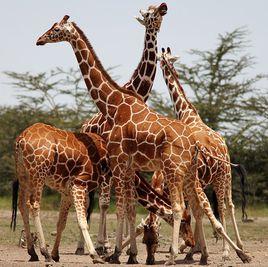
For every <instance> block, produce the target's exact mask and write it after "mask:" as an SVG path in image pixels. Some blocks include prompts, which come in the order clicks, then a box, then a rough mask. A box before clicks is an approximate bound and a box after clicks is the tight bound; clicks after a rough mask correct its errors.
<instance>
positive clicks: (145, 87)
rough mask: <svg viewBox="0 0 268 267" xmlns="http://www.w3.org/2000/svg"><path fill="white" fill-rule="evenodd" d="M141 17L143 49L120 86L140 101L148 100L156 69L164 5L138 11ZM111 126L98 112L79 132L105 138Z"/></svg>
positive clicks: (165, 9)
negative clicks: (134, 67)
mask: <svg viewBox="0 0 268 267" xmlns="http://www.w3.org/2000/svg"><path fill="white" fill-rule="evenodd" d="M140 13H141V16H142V18H140V17H136V19H137V21H138V22H139V23H141V24H142V25H143V26H144V27H145V29H146V30H145V37H144V48H143V53H142V57H141V60H140V62H139V64H138V66H137V68H136V69H135V71H134V73H133V74H132V76H131V78H130V80H129V81H128V82H127V83H126V84H125V85H123V86H122V88H123V89H124V90H128V91H129V92H130V93H134V94H136V95H137V96H138V97H139V98H140V99H141V100H143V101H144V102H146V100H147V99H148V97H149V95H150V92H151V89H152V86H153V82H154V78H155V73H156V67H157V34H158V32H159V31H160V27H161V24H162V20H163V16H164V15H165V14H166V13H167V5H166V4H165V3H162V4H160V5H159V6H149V7H148V9H147V10H146V11H142V10H140ZM110 129H111V126H110V125H109V124H108V123H107V121H106V120H105V117H104V116H103V114H102V113H101V112H100V113H98V114H96V115H95V116H93V117H92V118H91V119H89V120H86V121H85V122H84V123H83V125H82V127H81V132H94V133H97V134H99V135H101V136H102V137H103V138H104V139H106V138H107V136H108V134H109V132H110Z"/></svg>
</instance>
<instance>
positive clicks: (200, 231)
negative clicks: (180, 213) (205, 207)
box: [191, 199, 209, 265]
mask: <svg viewBox="0 0 268 267" xmlns="http://www.w3.org/2000/svg"><path fill="white" fill-rule="evenodd" d="M191 207H192V211H193V215H194V217H195V220H196V226H197V234H196V235H197V236H196V237H197V239H198V243H199V244H198V246H199V247H198V248H196V251H197V249H199V250H200V251H201V258H200V261H199V264H200V265H207V259H208V256H209V255H208V251H207V244H206V239H205V233H204V228H203V211H202V210H201V209H200V208H199V206H198V201H196V199H195V200H194V201H192V200H191Z"/></svg>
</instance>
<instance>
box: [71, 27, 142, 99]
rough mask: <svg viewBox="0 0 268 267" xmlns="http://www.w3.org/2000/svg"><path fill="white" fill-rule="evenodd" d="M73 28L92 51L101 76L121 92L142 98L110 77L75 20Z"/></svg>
mask: <svg viewBox="0 0 268 267" xmlns="http://www.w3.org/2000/svg"><path fill="white" fill-rule="evenodd" d="M72 24H73V26H74V28H75V29H76V30H77V32H78V33H79V34H80V36H81V38H82V39H83V41H84V42H85V44H86V45H87V47H88V49H89V50H90V52H91V53H92V55H93V57H94V59H95V62H96V65H97V66H98V68H99V69H100V71H101V72H102V74H103V76H104V77H105V78H106V79H107V81H108V82H109V83H110V84H111V85H112V86H113V87H114V88H115V89H117V90H118V91H120V92H121V93H124V94H127V95H130V96H134V97H136V98H138V99H139V100H142V97H141V96H139V95H138V94H136V93H135V92H132V91H130V90H126V89H124V88H122V87H121V86H119V85H118V84H117V83H116V82H115V81H114V80H113V79H112V77H111V76H110V75H109V73H108V72H107V71H106V70H105V68H104V67H103V65H102V63H101V61H100V60H99V58H98V56H97V54H96V52H95V50H94V49H93V47H92V45H91V43H90V41H89V40H88V38H87V37H86V35H85V34H84V32H83V31H82V30H81V29H80V28H79V27H78V26H77V25H76V23H75V22H72Z"/></svg>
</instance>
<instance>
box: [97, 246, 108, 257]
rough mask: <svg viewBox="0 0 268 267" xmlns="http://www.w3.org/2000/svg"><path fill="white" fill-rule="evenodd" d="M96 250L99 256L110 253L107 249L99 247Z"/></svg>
mask: <svg viewBox="0 0 268 267" xmlns="http://www.w3.org/2000/svg"><path fill="white" fill-rule="evenodd" d="M95 250H96V252H97V253H98V255H99V256H103V255H106V254H107V253H108V249H107V248H106V247H97V248H96V249H95Z"/></svg>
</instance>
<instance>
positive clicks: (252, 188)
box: [0, 29, 268, 204]
mask: <svg viewBox="0 0 268 267" xmlns="http://www.w3.org/2000/svg"><path fill="white" fill-rule="evenodd" d="M246 37H247V32H246V31H245V30H244V29H236V30H234V31H233V32H231V33H226V34H224V35H219V40H218V44H217V46H216V48H215V49H214V50H211V51H199V50H191V51H190V54H191V55H192V57H193V63H192V64H191V65H185V64H182V63H181V62H179V63H177V70H178V73H179V79H180V81H181V83H182V84H183V86H184V89H185V91H186V94H187V95H188V96H192V97H189V99H190V100H191V101H192V103H194V105H195V106H196V108H197V110H198V111H199V114H200V116H201V117H202V119H203V120H204V121H205V122H206V123H207V124H208V125H209V126H210V127H212V128H213V129H214V130H216V131H219V132H220V133H221V134H222V135H223V136H224V137H225V140H226V142H227V144H228V147H229V151H230V155H231V160H232V162H234V163H241V164H243V165H244V166H245V168H246V170H247V173H248V178H247V181H246V192H247V194H248V196H249V199H250V202H251V203H252V204H254V203H257V202H264V203H265V202H266V203H267V202H268V179H267V178H268V134H267V129H268V94H267V88H260V87H259V85H260V84H262V85H263V84H267V83H265V82H267V76H266V75H263V74H258V75H256V76H254V77H248V76H247V75H246V73H249V72H250V71H249V70H252V69H254V58H253V57H251V56H250V55H249V54H248V53H247V51H246V49H247V40H246ZM175 52H176V49H175V48H173V53H175ZM110 70H111V69H110ZM5 74H6V75H7V76H8V77H9V78H10V83H11V84H12V85H13V86H15V87H16V88H17V92H18V94H17V98H18V100H19V104H18V105H16V106H0V195H1V196H3V195H10V194H11V181H12V180H13V179H14V177H15V173H14V158H13V145H14V140H15V138H16V136H17V135H18V134H20V133H21V132H22V131H23V130H24V129H25V128H26V127H28V126H30V125H31V124H33V123H35V122H44V123H48V124H52V125H55V126H56V127H59V128H62V129H67V130H72V131H79V129H80V127H81V125H82V122H83V121H84V120H85V119H88V118H90V117H91V116H93V115H94V114H96V112H97V109H96V107H95V105H94V103H93V102H92V100H91V98H90V97H89V95H88V93H87V90H86V89H85V86H84V83H83V80H82V78H81V75H80V71H79V70H74V69H69V70H67V71H66V70H63V69H60V68H56V69H55V70H52V71H50V72H48V73H39V74H32V73H29V72H26V73H16V72H5ZM115 78H116V77H115ZM260 81H261V82H260ZM265 89H266V90H265ZM149 105H150V106H151V107H152V108H153V109H155V110H156V111H157V112H159V113H162V114H164V115H166V116H169V117H174V112H173V107H172V103H171V101H170V100H169V98H167V97H165V96H163V95H160V94H159V93H157V92H156V91H153V92H152V94H151V97H150V100H149ZM51 193H52V192H51V191H49V190H48V191H47V194H51ZM233 196H234V200H235V201H238V200H239V199H240V181H239V178H238V177H236V176H234V178H233Z"/></svg>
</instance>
